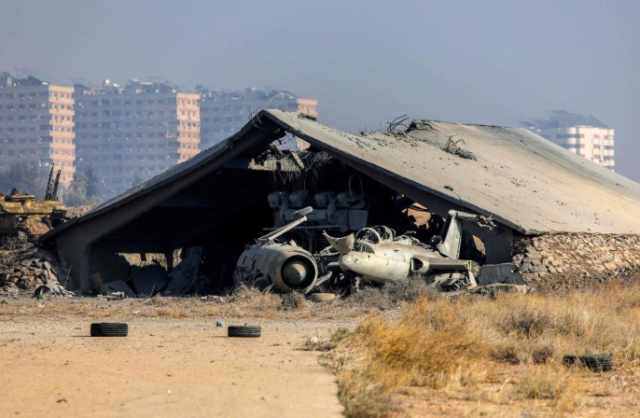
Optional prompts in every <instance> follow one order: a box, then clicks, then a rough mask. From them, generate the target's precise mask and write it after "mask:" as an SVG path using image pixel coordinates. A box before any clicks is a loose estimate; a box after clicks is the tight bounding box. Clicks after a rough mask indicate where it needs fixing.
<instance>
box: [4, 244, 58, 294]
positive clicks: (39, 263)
mask: <svg viewBox="0 0 640 418" xmlns="http://www.w3.org/2000/svg"><path fill="white" fill-rule="evenodd" d="M68 273H69V270H68V269H66V268H60V267H59V266H58V265H57V262H56V261H55V258H54V257H52V256H51V255H50V254H48V253H47V252H46V251H43V250H36V249H35V248H31V249H26V250H23V251H1V252H0V294H2V293H4V294H12V293H32V292H34V291H35V290H36V289H37V288H38V287H40V286H42V285H56V284H58V283H60V280H62V281H64V279H65V277H67V275H68Z"/></svg>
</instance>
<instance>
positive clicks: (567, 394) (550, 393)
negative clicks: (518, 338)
mask: <svg viewBox="0 0 640 418" xmlns="http://www.w3.org/2000/svg"><path fill="white" fill-rule="evenodd" d="M514 385H515V390H516V392H517V394H518V395H520V396H522V397H523V398H525V399H543V400H548V401H549V403H550V405H551V406H553V407H555V411H554V412H555V413H556V414H558V415H562V414H564V413H567V412H571V411H573V410H574V409H575V408H576V407H578V406H579V405H580V402H579V399H580V397H579V394H580V393H581V392H583V391H584V390H585V388H584V383H583V380H582V379H581V378H580V376H576V375H575V374H573V373H572V372H570V371H569V370H567V369H566V368H565V367H563V366H562V365H560V364H553V365H544V366H523V368H522V370H520V372H519V374H518V376H517V377H516V379H515V382H514Z"/></svg>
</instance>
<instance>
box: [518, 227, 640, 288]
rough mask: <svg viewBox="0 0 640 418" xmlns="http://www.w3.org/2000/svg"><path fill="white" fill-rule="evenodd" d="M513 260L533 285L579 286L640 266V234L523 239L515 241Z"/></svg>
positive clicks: (553, 236) (552, 236) (562, 235)
mask: <svg viewBox="0 0 640 418" xmlns="http://www.w3.org/2000/svg"><path fill="white" fill-rule="evenodd" d="M513 261H514V262H515V263H516V264H517V265H518V266H519V267H520V270H521V271H522V273H523V275H524V277H525V279H527V281H528V282H529V283H530V284H531V285H532V286H541V285H550V286H551V287H574V286H579V285H582V284H586V283H590V282H594V281H602V280H604V279H606V278H609V277H612V276H616V275H622V276H626V275H628V274H629V273H630V272H632V271H634V270H635V269H636V268H638V267H640V235H610V234H547V235H540V236H536V237H522V238H519V239H517V240H515V244H514V252H513Z"/></svg>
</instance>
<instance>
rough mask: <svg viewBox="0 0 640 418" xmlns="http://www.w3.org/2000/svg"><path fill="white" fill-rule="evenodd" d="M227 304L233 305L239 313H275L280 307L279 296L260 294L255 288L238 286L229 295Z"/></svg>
mask: <svg viewBox="0 0 640 418" xmlns="http://www.w3.org/2000/svg"><path fill="white" fill-rule="evenodd" d="M229 302H231V303H233V304H235V306H236V307H237V308H238V309H239V310H240V311H243V310H245V311H273V312H275V311H277V310H278V308H279V307H280V306H281V305H282V298H281V296H280V295H277V294H275V293H271V292H264V293H263V292H261V291H260V290H258V289H257V288H255V287H249V286H245V285H242V286H239V287H238V288H237V289H236V290H235V291H234V293H233V294H232V295H231V297H230V299H229Z"/></svg>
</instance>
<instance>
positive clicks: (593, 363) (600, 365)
mask: <svg viewBox="0 0 640 418" xmlns="http://www.w3.org/2000/svg"><path fill="white" fill-rule="evenodd" d="M562 362H563V363H564V364H565V365H567V366H573V365H576V364H579V365H582V366H584V367H586V368H587V369H590V370H593V371H594V372H606V371H609V370H611V367H612V363H611V356H610V355H608V354H594V355H588V356H575V355H570V356H564V357H563V359H562Z"/></svg>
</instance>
